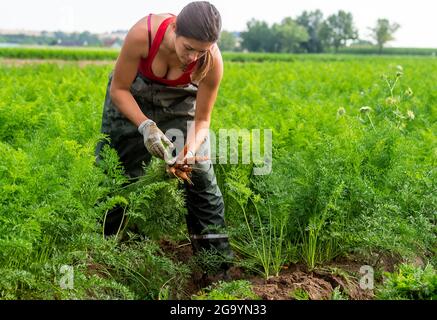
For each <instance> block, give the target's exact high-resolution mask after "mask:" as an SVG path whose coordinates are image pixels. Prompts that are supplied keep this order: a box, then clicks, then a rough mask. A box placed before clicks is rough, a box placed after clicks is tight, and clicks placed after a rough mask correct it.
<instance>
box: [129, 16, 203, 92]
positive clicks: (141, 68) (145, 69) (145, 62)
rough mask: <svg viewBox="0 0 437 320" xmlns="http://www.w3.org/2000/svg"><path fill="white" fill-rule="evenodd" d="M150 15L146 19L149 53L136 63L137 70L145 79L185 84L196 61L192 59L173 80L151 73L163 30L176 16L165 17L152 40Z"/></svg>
mask: <svg viewBox="0 0 437 320" xmlns="http://www.w3.org/2000/svg"><path fill="white" fill-rule="evenodd" d="M151 17H152V14H150V15H149V17H148V19H147V26H148V29H149V54H148V55H147V58H146V59H144V58H141V60H140V64H139V65H138V72H139V73H140V74H142V75H143V76H144V77H146V78H147V79H150V80H153V81H156V82H159V83H162V84H165V85H168V86H171V87H175V86H180V85H187V84H189V83H190V82H191V73H192V72H193V70H194V68H195V67H196V64H197V61H193V62H192V63H191V64H190V65H189V66H188V68H187V69H186V70H185V71H184V73H183V74H182V75H181V76H180V77H179V78H178V79H175V80H168V79H165V78H160V77H157V76H155V75H154V74H153V71H152V62H153V59H154V58H155V56H156V54H157V53H158V50H159V46H160V45H161V42H162V39H163V38H164V35H165V32H166V30H167V27H168V26H169V24H170V23H172V22H173V21H174V19H175V18H176V17H175V16H174V15H173V16H172V17H169V18H167V19H165V20H164V21H163V22H162V23H161V24H160V25H159V28H158V31H157V32H156V35H155V38H154V39H153V42H152V33H151V29H152V28H151Z"/></svg>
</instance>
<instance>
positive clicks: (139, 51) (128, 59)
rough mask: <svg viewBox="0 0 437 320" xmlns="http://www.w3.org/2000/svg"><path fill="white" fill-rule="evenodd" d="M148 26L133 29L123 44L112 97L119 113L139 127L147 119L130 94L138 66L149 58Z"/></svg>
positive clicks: (111, 93) (117, 64) (136, 26)
mask: <svg viewBox="0 0 437 320" xmlns="http://www.w3.org/2000/svg"><path fill="white" fill-rule="evenodd" d="M147 32H148V31H147V26H142V25H140V24H139V23H138V24H136V25H135V26H133V27H132V29H131V30H130V31H129V33H128V34H127V35H126V38H125V40H124V43H123V47H122V49H121V51H120V55H119V57H118V59H117V63H116V64H115V70H114V76H113V78H112V83H111V89H110V95H111V99H112V101H113V102H114V104H115V105H116V106H117V107H118V109H119V111H120V112H121V113H122V114H123V115H124V116H125V117H126V118H128V119H129V120H130V121H131V122H132V123H133V124H135V125H136V126H137V127H138V126H139V125H140V124H141V123H142V122H143V121H145V120H147V117H146V116H145V115H144V114H143V112H142V111H141V109H140V107H139V106H138V104H137V102H136V101H135V99H134V97H133V96H132V94H131V92H130V87H131V85H132V82H133V81H134V80H135V77H136V75H137V69H138V64H139V63H140V59H141V57H142V56H147V54H148V48H149V43H148V42H149V41H148V38H147V37H146V36H145V35H147Z"/></svg>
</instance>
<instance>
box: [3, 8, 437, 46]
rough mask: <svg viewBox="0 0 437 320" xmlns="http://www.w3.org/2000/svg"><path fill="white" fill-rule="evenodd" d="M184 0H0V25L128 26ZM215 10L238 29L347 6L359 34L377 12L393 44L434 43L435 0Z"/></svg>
mask: <svg viewBox="0 0 437 320" xmlns="http://www.w3.org/2000/svg"><path fill="white" fill-rule="evenodd" d="M189 2H190V0H155V1H145V0H124V1H120V0H117V1H116V0H1V2H0V29H14V30H15V29H23V30H36V31H42V30H46V31H56V30H62V31H67V32H72V31H85V30H87V31H90V32H97V33H103V32H110V31H114V30H128V29H130V27H131V26H132V25H133V24H134V23H135V22H136V21H138V20H139V19H141V18H142V17H143V16H145V15H147V14H148V13H164V12H171V13H174V14H177V13H178V12H179V11H180V10H181V9H182V8H183V7H184V6H185V5H186V4H188V3H189ZM210 2H211V3H213V4H214V5H215V6H216V7H217V9H218V10H219V11H220V13H221V16H222V21H223V29H224V30H228V31H244V30H245V29H246V23H247V21H249V20H250V19H252V18H255V19H257V20H264V21H266V22H268V23H269V24H272V23H275V22H280V21H281V20H282V19H283V18H284V17H287V16H291V17H293V18H294V17H296V16H298V15H299V14H300V13H302V12H303V11H304V10H315V9H320V10H321V11H322V12H323V13H324V15H325V17H327V16H328V15H330V14H333V13H336V12H337V11H338V10H345V11H348V12H351V13H352V14H353V17H354V21H355V26H356V27H357V28H358V30H359V35H360V38H362V39H369V33H370V31H369V29H368V28H369V27H371V26H374V25H375V23H376V20H377V19H378V18H386V19H389V20H390V21H391V22H396V23H398V24H400V25H401V28H400V29H399V30H398V31H397V32H396V34H395V38H396V39H395V40H394V41H392V42H390V43H389V46H394V47H432V48H437V32H436V31H437V19H436V17H435V16H436V14H437V0H414V1H411V0H300V1H295V0H288V1H287V0H263V1H260V0H253V1H241V0H240V1H236V0H210Z"/></svg>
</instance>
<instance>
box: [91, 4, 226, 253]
mask: <svg viewBox="0 0 437 320" xmlns="http://www.w3.org/2000/svg"><path fill="white" fill-rule="evenodd" d="M220 29H221V18H220V14H219V12H218V11H217V9H216V8H215V7H214V6H213V5H212V4H210V3H208V2H206V1H198V2H192V3H190V4H188V5H187V6H186V7H184V8H183V10H182V11H181V12H180V14H179V15H178V16H177V17H176V16H174V15H171V14H150V15H148V16H147V17H144V18H143V19H141V20H140V21H138V22H137V23H136V24H135V25H134V26H133V27H132V28H131V29H130V31H129V32H128V34H127V36H126V39H125V41H124V44H123V47H122V49H121V52H120V55H119V57H118V60H117V63H116V66H115V70H114V73H113V75H111V76H110V79H109V83H108V89H107V93H106V98H105V105H104V111H103V119H102V133H104V134H106V135H108V136H109V138H110V145H111V147H112V148H114V149H115V150H117V152H118V155H119V157H120V160H121V162H122V163H123V165H124V168H125V170H126V173H127V175H128V176H129V177H130V178H132V179H134V178H137V177H139V176H141V175H142V174H143V168H142V163H143V162H145V163H146V164H147V163H149V162H150V160H151V157H152V156H155V157H158V158H161V159H164V160H166V161H167V162H170V161H171V160H170V158H169V154H168V153H167V151H168V148H167V147H173V143H172V142H171V141H170V140H172V141H173V142H175V144H176V142H178V141H177V140H178V133H180V132H182V134H183V140H184V141H185V143H184V144H182V145H180V148H179V150H178V152H179V154H173V156H176V155H177V157H176V158H175V159H173V161H171V162H174V161H175V160H176V161H184V160H186V159H187V158H190V157H192V156H193V155H194V154H196V153H197V154H199V153H202V154H205V153H206V154H208V152H209V139H208V134H207V129H209V126H210V118H211V112H212V109H213V106H214V103H215V100H216V97H217V93H218V90H219V85H220V81H221V78H222V75H223V60H222V57H221V54H220V50H219V49H218V47H217V41H218V38H219V35H220ZM190 121H194V124H193V125H192V126H191V127H190V128H188V122H190ZM165 132H167V135H168V136H166V135H165V134H164V133H165ZM172 133H174V134H172ZM175 139H176V140H175ZM179 140H180V139H179ZM105 143H107V142H105V141H101V142H100V143H99V144H98V146H97V148H96V155H97V161H99V160H100V157H99V154H100V150H101V149H102V148H103V146H104V144H105ZM183 146H185V148H182V147H183ZM173 149H174V148H173ZM182 150H185V151H188V152H184V151H182ZM193 166H194V167H195V170H193V172H192V177H191V181H192V183H193V184H189V183H184V187H185V193H186V205H187V210H188V214H187V217H186V220H187V226H188V232H189V233H190V238H191V243H192V247H193V251H194V253H198V252H199V251H200V250H202V249H205V250H216V251H218V252H219V253H221V254H223V255H225V256H226V257H232V251H231V250H230V246H229V242H228V237H227V235H226V234H223V233H221V232H217V229H218V227H224V226H225V223H224V203H223V196H222V193H221V191H220V189H219V187H218V185H217V180H216V177H215V174H214V169H213V166H212V163H211V161H210V160H209V161H206V162H201V163H196V164H194V165H193ZM120 211H121V210H116V209H115V210H113V212H112V213H111V216H109V217H108V219H107V221H109V222H110V221H111V220H112V222H113V223H112V226H111V223H109V224H108V225H107V226H105V232H106V233H107V234H110V233H112V232H113V231H114V230H117V229H118V227H119V224H120ZM114 222H115V223H114Z"/></svg>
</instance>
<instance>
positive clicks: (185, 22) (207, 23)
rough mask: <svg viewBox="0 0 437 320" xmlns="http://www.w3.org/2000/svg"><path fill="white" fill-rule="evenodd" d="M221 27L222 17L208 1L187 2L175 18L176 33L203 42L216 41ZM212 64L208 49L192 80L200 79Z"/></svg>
mask: <svg viewBox="0 0 437 320" xmlns="http://www.w3.org/2000/svg"><path fill="white" fill-rule="evenodd" d="M221 28H222V19H221V17H220V13H219V12H218V10H217V8H216V7H215V6H214V5H213V4H211V3H209V2H208V1H195V2H191V3H189V4H187V5H186V6H185V7H184V8H183V9H182V11H181V12H180V13H179V15H178V17H177V19H176V35H177V36H183V37H185V38H190V39H194V40H197V41H203V42H217V41H218V39H219V37H220V30H221ZM213 66H214V60H213V57H212V54H211V52H210V51H207V53H206V54H205V55H203V56H202V57H201V58H200V59H199V62H198V64H197V69H196V71H195V72H194V74H193V80H201V79H202V78H204V77H205V75H206V74H207V73H208V71H209V70H210V69H211V68H212V67H213Z"/></svg>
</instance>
